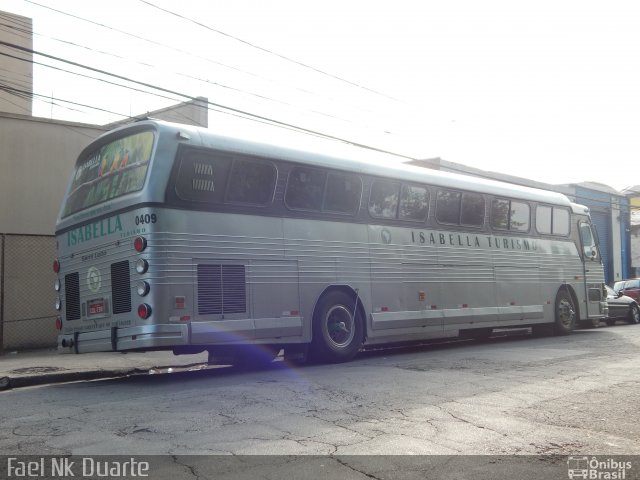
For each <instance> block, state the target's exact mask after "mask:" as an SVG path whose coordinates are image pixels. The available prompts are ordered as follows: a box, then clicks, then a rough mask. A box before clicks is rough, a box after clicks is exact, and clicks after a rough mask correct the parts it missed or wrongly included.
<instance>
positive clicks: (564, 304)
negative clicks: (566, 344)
mask: <svg viewBox="0 0 640 480" xmlns="http://www.w3.org/2000/svg"><path fill="white" fill-rule="evenodd" d="M576 319H577V313H576V306H575V303H574V302H573V297H572V296H571V294H570V293H569V291H568V290H566V289H563V290H560V291H559V292H558V295H557V296H556V304H555V324H554V331H555V333H556V335H568V334H570V333H571V332H572V331H573V329H574V327H575V325H576Z"/></svg>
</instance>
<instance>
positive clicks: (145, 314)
mask: <svg viewBox="0 0 640 480" xmlns="http://www.w3.org/2000/svg"><path fill="white" fill-rule="evenodd" d="M138 316H139V317H140V318H141V319H142V320H146V319H147V318H149V317H150V316H151V307H150V306H149V305H147V304H146V303H143V304H142V305H140V306H139V307H138Z"/></svg>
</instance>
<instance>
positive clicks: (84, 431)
mask: <svg viewBox="0 0 640 480" xmlns="http://www.w3.org/2000/svg"><path fill="white" fill-rule="evenodd" d="M639 367H640V327H638V326H635V325H618V326H615V327H610V328H599V329H595V330H584V331H578V332H576V333H574V334H573V335H571V336H568V337H547V338H532V337H530V336H522V337H519V336H516V337H511V338H498V339H492V340H489V341H484V342H473V341H465V342H459V343H442V344H437V343H436V344H430V345H426V346H419V347H415V346H414V347H404V348H393V349H388V350H379V351H374V352H364V353H362V354H360V355H359V356H358V357H357V358H356V359H355V360H354V361H352V362H349V363H346V364H339V365H313V366H302V367H300V366H298V367H290V366H288V365H286V364H285V363H284V362H282V361H279V362H275V363H274V364H273V365H272V366H271V367H269V368H267V369H263V370H254V371H241V370H236V369H233V368H220V369H213V370H201V371H196V372H181V373H176V374H165V375H151V376H134V377H129V378H117V379H107V380H98V381H87V382H76V383H66V384H58V385H45V386H40V387H33V388H24V389H19V390H10V391H6V392H2V393H0V424H1V425H2V428H1V429H0V451H2V452H3V453H4V454H10V455H14V454H15V455H29V454H30V455H45V454H48V455H96V454H109V455H131V454H136V455H154V454H166V455H171V456H173V457H171V458H174V460H175V461H172V464H173V465H174V468H180V469H186V470H185V472H186V473H185V475H187V477H189V476H192V477H193V478H198V476H199V474H198V468H204V467H203V466H202V465H201V466H200V467H198V466H197V464H196V463H197V462H196V463H193V462H191V463H190V464H189V465H187V464H184V465H180V462H181V461H183V458H184V457H181V456H184V455H203V454H207V455H209V454H231V455H274V454H276V455H287V456H289V455H320V456H322V455H334V456H339V459H344V458H352V457H350V456H354V455H412V454H416V455H418V454H419V455H459V454H464V455H487V454H490V455H512V454H520V455H577V454H582V455H590V454H594V453H598V454H609V455H614V454H635V455H638V454H640V421H639V419H640V413H639V411H640V408H639V406H640V377H639V376H638V368H639ZM189 458H191V457H189ZM195 458H197V457H195ZM257 458H260V457H257ZM284 458H286V457H283V460H282V461H283V462H285V460H284ZM353 458H356V459H357V458H358V457H353ZM178 459H179V460H178ZM325 460H326V459H325ZM314 461H315V460H314ZM317 461H318V462H322V461H323V459H322V457H318V458H317ZM354 461H356V460H349V461H347V460H344V461H343V463H340V462H339V461H337V460H336V462H333V468H334V469H339V470H342V469H347V467H348V469H349V472H350V474H349V475H353V476H352V478H367V477H370V478H378V477H376V476H375V474H374V473H372V471H370V470H369V471H368V473H366V474H365V473H363V471H361V470H358V468H357V467H356V466H354V465H356V464H355V463H354ZM291 462H293V464H295V460H291ZM291 462H289V463H291ZM325 463H326V461H325ZM356 463H357V461H356ZM296 468H299V466H297V467H296ZM385 468H386V467H385V466H384V465H380V469H382V470H384V469H385ZM181 471H182V470H181ZM189 472H191V473H189ZM342 473H343V474H344V475H343V476H342V477H341V478H350V477H349V475H346V473H345V472H344V471H343V472H342ZM265 478H269V476H268V475H267V476H266V477H265ZM274 478H275V477H274ZM380 478H384V475H383V476H382V477H380Z"/></svg>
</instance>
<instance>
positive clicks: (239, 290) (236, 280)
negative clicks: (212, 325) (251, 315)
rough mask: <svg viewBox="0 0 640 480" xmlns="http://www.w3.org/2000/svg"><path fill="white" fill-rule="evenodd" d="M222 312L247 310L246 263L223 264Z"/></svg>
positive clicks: (242, 311)
mask: <svg viewBox="0 0 640 480" xmlns="http://www.w3.org/2000/svg"><path fill="white" fill-rule="evenodd" d="M222 305H223V306H222V309H223V312H222V313H244V312H246V311H247V293H246V283H245V275H244V265H222Z"/></svg>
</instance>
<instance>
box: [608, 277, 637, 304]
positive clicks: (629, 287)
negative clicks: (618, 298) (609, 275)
mask: <svg viewBox="0 0 640 480" xmlns="http://www.w3.org/2000/svg"><path fill="white" fill-rule="evenodd" d="M613 289H614V290H615V291H616V292H622V294H623V295H626V296H627V297H631V298H633V299H634V300H635V301H636V302H640V278H630V279H628V280H621V281H619V282H616V283H615V284H614V285H613Z"/></svg>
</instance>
